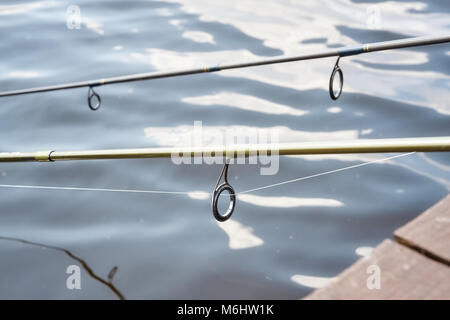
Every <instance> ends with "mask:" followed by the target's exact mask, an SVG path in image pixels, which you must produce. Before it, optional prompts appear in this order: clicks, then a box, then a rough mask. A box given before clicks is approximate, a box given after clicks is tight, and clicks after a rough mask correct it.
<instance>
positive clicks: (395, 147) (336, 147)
mask: <svg viewBox="0 0 450 320" xmlns="http://www.w3.org/2000/svg"><path fill="white" fill-rule="evenodd" d="M414 151H416V152H443V151H450V136H449V137H427V138H402V139H370V140H353V141H331V142H301V143H281V144H266V145H259V144H257V145H235V146H226V147H223V146H221V147H199V148H141V149H112V150H89V151H39V152H26V153H20V152H10V153H0V162H27V161H28V162H29V161H39V162H41V161H44V162H48V161H62V160H100V159H142V158H170V157H172V156H173V155H179V156H180V157H181V156H187V157H198V156H204V157H207V156H212V157H220V156H223V157H228V158H237V157H242V156H245V157H249V156H253V155H275V154H279V155H312V154H340V153H391V152H414Z"/></svg>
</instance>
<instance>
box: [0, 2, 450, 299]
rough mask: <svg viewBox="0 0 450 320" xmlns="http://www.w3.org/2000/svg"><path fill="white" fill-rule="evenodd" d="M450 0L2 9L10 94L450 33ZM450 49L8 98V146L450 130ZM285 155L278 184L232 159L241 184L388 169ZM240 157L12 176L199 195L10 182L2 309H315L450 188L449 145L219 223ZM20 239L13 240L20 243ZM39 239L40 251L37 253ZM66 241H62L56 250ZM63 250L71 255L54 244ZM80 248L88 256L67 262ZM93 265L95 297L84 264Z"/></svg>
mask: <svg viewBox="0 0 450 320" xmlns="http://www.w3.org/2000/svg"><path fill="white" fill-rule="evenodd" d="M449 21H450V2H448V1H445V0H440V1H439V0H435V1H407V0H402V1H370V0H364V1H363V0H361V1H356V0H340V1H335V0H320V1H317V0H315V1H312V0H308V1H288V0H278V1H269V0H229V1H206V0H168V1H143V0H141V1H134V0H130V1H106V0H105V1H87V0H78V1H76V0H72V1H6V0H4V1H2V3H1V5H0V38H1V39H2V41H1V42H0V57H1V59H0V89H1V91H4V90H13V89H21V88H27V87H35V86H44V85H52V84H58V83H65V82H72V81H80V80H88V79H97V78H104V77H111V76H119V75H124V74H129V73H138V72H151V71H169V70H175V69H183V68H190V67H201V66H203V65H215V64H221V63H232V62H239V61H247V60H252V59H261V58H269V57H277V56H282V55H298V54H302V53H306V52H312V51H316V50H323V49H326V48H336V47H340V46H345V45H355V44H359V43H367V42H376V41H384V40H393V39H400V38H404V37H413V36H422V35H437V34H444V33H447V34H448V33H449V32H450V24H449ZM449 62H450V46H449V45H448V44H444V45H436V46H428V47H418V48H410V49H402V50H393V51H385V52H377V53H371V54H366V55H361V56H354V57H347V58H344V59H341V62H340V66H341V68H342V69H343V71H344V76H345V85H344V92H343V94H342V97H341V98H340V99H339V100H338V101H332V100H331V99H330V97H329V95H328V79H329V75H330V73H331V71H332V68H333V66H334V63H335V59H334V58H329V59H328V58H327V59H321V60H314V61H304V62H295V63H288V64H278V65H271V66H263V67H255V68H246V69H239V70H231V71H223V72H220V73H212V74H205V75H198V76H189V77H179V78H173V79H162V80H153V81H143V82H135V83H124V84H117V85H110V86H105V87H99V88H97V89H96V91H97V92H98V93H99V94H100V95H101V97H102V106H101V108H100V110H98V111H96V112H92V111H90V110H89V108H88V107H87V103H86V96H87V89H86V88H84V89H76V90H67V91H59V92H51V93H40V94H33V95H25V96H16V97H7V98H1V99H0V152H10V151H37V150H61V151H62V150H77V149H81V150H84V149H102V148H134V147H156V146H171V145H173V142H174V141H176V140H177V138H179V137H180V136H182V135H184V134H186V132H187V131H189V128H192V126H193V124H194V121H202V125H203V130H204V131H205V132H208V130H226V129H230V128H235V129H237V130H244V129H259V130H268V131H269V132H270V131H271V130H275V131H277V132H279V133H280V141H283V142H288V141H318V140H339V139H344V140H349V139H371V138H401V137H420V136H424V137H425V136H444V135H450V103H449V101H450V91H449V87H450V63H449ZM387 156H389V155H386V154H375V155H356V154H355V155H330V156H295V157H294V156H290V157H281V158H280V168H279V172H278V173H277V174H276V175H270V176H262V175H260V170H259V169H260V168H259V166H257V165H235V166H231V167H230V172H229V180H230V183H231V184H232V185H233V186H234V188H235V189H236V191H237V192H239V191H242V190H246V189H251V188H255V187H259V186H264V185H268V184H271V183H277V182H280V181H284V180H288V179H292V178H297V177H301V176H307V175H311V174H315V173H320V172H324V171H328V170H333V169H337V168H341V167H345V166H350V165H355V164H359V163H362V162H364V161H371V160H375V159H381V158H384V157H387ZM221 169H222V167H221V166H220V165H206V164H203V165H174V164H173V163H172V162H171V161H170V159H157V160H152V159H148V160H119V161H87V162H82V161H81V162H58V163H17V164H14V163H11V164H6V163H5V164H2V165H1V166H0V184H17V185H44V186H66V187H88V188H116V189H142V190H166V191H183V192H192V194H189V195H167V194H160V195H152V194H130V193H108V192H93V191H68V190H30V189H9V188H0V257H1V258H0V298H2V299H10V298H19V299H28V298H41V299H52V298H53V299H55V298H56V299H78V298H84V299H114V298H117V296H118V295H117V294H116V293H115V292H114V290H113V289H112V288H111V287H110V286H107V285H105V284H104V283H101V282H100V281H98V279H96V278H95V277H92V275H90V273H89V272H88V270H87V269H86V268H83V267H82V264H81V262H80V260H74V259H73V257H70V256H69V254H68V252H69V253H70V254H72V255H74V256H76V257H78V258H79V259H82V260H83V261H84V262H85V263H86V265H88V267H89V270H91V271H93V272H94V273H95V274H96V275H98V276H99V277H101V278H103V279H106V278H107V275H108V272H109V271H110V270H111V268H112V267H114V266H117V267H118V269H117V272H116V274H115V276H114V279H113V285H114V287H115V288H116V290H117V291H120V293H121V294H123V295H124V296H125V297H126V298H133V299H145V298H148V299H173V298H177V299H221V298H224V299H244V298H247V299H253V298H255V299H265V298H270V299H298V298H302V297H304V296H305V295H307V294H308V293H309V292H311V291H312V290H314V288H319V287H322V286H324V285H326V284H327V283H328V282H329V281H330V280H332V279H333V277H335V276H336V275H338V274H339V273H340V272H341V271H343V270H344V269H345V268H346V267H348V266H349V265H350V264H352V263H353V262H354V261H356V260H357V259H359V258H360V257H361V256H364V255H366V254H368V253H370V250H371V248H372V247H374V246H376V245H377V244H378V243H380V242H381V241H382V240H383V239H385V238H387V237H391V236H392V232H393V230H394V229H396V228H397V227H399V226H401V225H403V224H405V223H406V222H407V221H409V220H411V219H412V218H413V217H415V216H417V215H419V214H420V213H421V212H423V211H424V210H425V209H427V208H428V207H430V206H431V205H433V204H434V203H436V202H437V201H438V200H440V199H441V198H442V197H444V196H445V195H447V194H448V193H449V190H450V155H449V154H448V153H435V154H431V153H427V154H421V153H418V154H414V155H410V156H407V157H402V158H398V159H395V160H390V161H386V162H383V163H377V164H373V165H370V166H365V167H361V168H356V169H353V170H349V171H343V172H340V173H336V174H333V175H327V176H321V177H318V178H315V179H310V180H305V181H300V182H297V183H293V184H288V185H283V186H280V187H278V188H272V189H265V190H260V191H257V192H254V193H251V194H246V195H240V196H239V197H238V200H237V206H236V211H235V213H234V214H233V217H232V219H231V220H229V221H227V222H225V223H220V224H219V223H217V222H216V221H215V220H214V218H213V216H212V213H211V208H210V198H209V197H208V196H203V195H202V193H199V191H200V192H211V191H212V190H213V188H214V186H215V183H216V181H217V178H218V176H219V174H220V170H221ZM11 238H13V239H11ZM27 241H31V242H33V243H29V242H27ZM49 246H50V247H49ZM52 246H56V247H57V248H56V249H55V248H53V247H52ZM62 249H64V250H68V251H61V250H62ZM73 264H75V265H79V266H80V267H81V289H80V290H68V289H67V287H66V279H67V277H68V274H66V269H67V267H68V266H70V265H73Z"/></svg>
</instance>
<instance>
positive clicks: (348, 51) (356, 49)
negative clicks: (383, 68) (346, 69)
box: [338, 45, 365, 57]
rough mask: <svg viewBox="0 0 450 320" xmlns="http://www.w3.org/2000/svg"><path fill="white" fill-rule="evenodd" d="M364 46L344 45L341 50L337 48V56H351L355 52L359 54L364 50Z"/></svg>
mask: <svg viewBox="0 0 450 320" xmlns="http://www.w3.org/2000/svg"><path fill="white" fill-rule="evenodd" d="M364 47H365V45H364V46H358V47H346V48H344V49H342V50H338V54H339V57H347V56H353V55H356V54H360V53H363V52H364Z"/></svg>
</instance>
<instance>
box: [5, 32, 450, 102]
mask: <svg viewBox="0 0 450 320" xmlns="http://www.w3.org/2000/svg"><path fill="white" fill-rule="evenodd" d="M448 42H450V35H441V36H424V37H415V38H406V39H400V40H392V41H384V42H375V43H368V44H362V45H357V46H346V47H342V48H337V49H328V50H323V51H320V52H315V53H310V54H304V55H300V56H289V57H282V58H275V59H264V60H258V61H251V62H244V63H235V64H225V65H216V66H210V67H203V68H196V69H187V70H180V71H172V72H149V73H138V74H131V75H125V76H119V77H111V78H103V79H98V80H88V81H80V82H72V83H66V84H60V85H53V86H46V87H37V88H30V89H23V90H12V91H5V92H0V97H7V96H15V95H22V94H30V93H38V92H46V91H56V90H65V89H75V88H82V87H88V88H89V90H88V99H87V101H88V105H89V108H91V109H92V110H97V109H98V108H99V107H100V104H101V98H100V95H99V94H98V93H97V92H95V90H94V87H98V86H103V85H107V84H115V83H123V82H131V81H141V80H152V79H161V78H171V77H179V76H186V75H192V74H199V73H208V72H217V71H222V70H229V69H239V68H248V67H255V66H263V65H269V64H277V63H286V62H294V61H302V60H313V59H321V58H328V57H336V56H337V57H338V59H337V61H336V63H335V65H334V68H333V71H332V73H331V76H330V81H329V92H330V97H331V98H332V99H333V100H337V99H338V98H339V97H340V96H341V93H342V89H343V85H344V74H343V72H342V69H341V68H340V66H339V60H340V58H341V57H348V56H353V55H357V54H362V53H368V52H375V51H385V50H392V49H400V48H409V47H418V46H428V45H433V44H439V43H448ZM336 75H337V76H338V79H339V86H338V87H337V88H335V86H334V80H335V77H336ZM94 99H95V100H96V101H94ZM94 102H95V103H94Z"/></svg>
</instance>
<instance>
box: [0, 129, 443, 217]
mask: <svg viewBox="0 0 450 320" xmlns="http://www.w3.org/2000/svg"><path fill="white" fill-rule="evenodd" d="M444 151H447V152H448V151H450V136H447V137H425V138H423V137H420V138H400V139H368V140H351V141H330V142H326V141H325V142H301V143H280V144H247V145H233V146H217V147H210V146H208V147H194V148H187V147H183V148H173V147H172V148H140V149H109V150H88V151H53V150H50V151H38V152H24V153H22V152H6V153H0V162H32V161H38V162H54V161H63V160H96V159H102V160H105V159H142V158H170V157H179V156H180V155H183V157H191V158H194V157H216V159H221V160H223V158H225V164H224V166H223V169H222V172H221V174H220V176H219V179H218V181H217V184H216V186H215V187H214V191H213V194H212V195H213V197H212V211H213V214H214V217H215V218H216V219H217V220H218V221H226V220H228V219H229V218H230V217H231V215H232V213H233V211H234V208H235V205H236V193H235V191H234V189H233V187H232V186H231V185H230V183H229V182H228V168H229V164H230V163H232V161H233V160H234V159H236V158H240V157H251V156H267V155H275V156H277V155H313V154H343V153H388V152H444ZM220 163H223V162H220ZM356 166H359V165H356ZM222 178H223V180H224V182H223V183H221V184H220V181H221V179H222ZM224 191H227V192H228V193H229V196H230V204H229V207H228V209H227V211H226V213H225V214H221V213H220V212H219V209H218V201H219V197H220V195H221V194H222V193H223V192H224Z"/></svg>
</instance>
